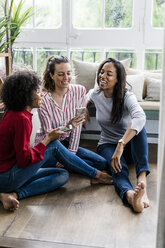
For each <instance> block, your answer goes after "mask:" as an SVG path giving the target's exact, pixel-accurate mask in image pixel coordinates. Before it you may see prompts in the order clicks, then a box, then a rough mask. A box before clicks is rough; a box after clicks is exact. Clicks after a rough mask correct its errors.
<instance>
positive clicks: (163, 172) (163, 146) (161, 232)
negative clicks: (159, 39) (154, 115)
mask: <svg viewBox="0 0 165 248" xmlns="http://www.w3.org/2000/svg"><path fill="white" fill-rule="evenodd" d="M162 68H163V70H162V71H163V79H162V87H161V94H160V102H161V106H160V115H159V120H160V123H159V143H158V189H157V192H158V221H157V239H156V247H157V248H165V31H164V53H163V67H162Z"/></svg>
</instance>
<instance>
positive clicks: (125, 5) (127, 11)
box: [105, 0, 133, 28]
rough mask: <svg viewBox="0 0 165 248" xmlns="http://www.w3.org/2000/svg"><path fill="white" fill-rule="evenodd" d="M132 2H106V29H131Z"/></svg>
mask: <svg viewBox="0 0 165 248" xmlns="http://www.w3.org/2000/svg"><path fill="white" fill-rule="evenodd" d="M132 9H133V1H132V0H115V1H114V0H105V27H106V28H129V27H131V26H132Z"/></svg>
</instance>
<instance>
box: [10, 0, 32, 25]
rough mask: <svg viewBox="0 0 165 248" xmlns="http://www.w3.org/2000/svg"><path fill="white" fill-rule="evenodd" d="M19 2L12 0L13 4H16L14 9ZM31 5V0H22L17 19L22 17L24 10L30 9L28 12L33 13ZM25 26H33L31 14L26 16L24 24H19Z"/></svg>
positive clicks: (18, 0)
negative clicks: (28, 16)
mask: <svg viewBox="0 0 165 248" xmlns="http://www.w3.org/2000/svg"><path fill="white" fill-rule="evenodd" d="M19 3H20V0H14V5H15V6H16V9H18V5H19ZM32 6H33V0H25V1H24V2H23V5H22V7H21V12H20V16H19V19H20V18H21V17H22V15H23V14H24V13H25V11H27V10H28V9H31V11H30V13H31V14H32V13H34V9H33V8H32ZM22 26H23V27H26V28H32V27H33V16H31V17H30V18H28V19H27V20H26V22H25V24H24V25H21V27H22Z"/></svg>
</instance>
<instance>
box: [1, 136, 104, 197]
mask: <svg viewBox="0 0 165 248" xmlns="http://www.w3.org/2000/svg"><path fill="white" fill-rule="evenodd" d="M98 156H99V155H98ZM96 157H97V156H96ZM99 157H100V156H99ZM57 161H59V162H60V163H62V164H63V165H64V166H65V168H68V169H69V170H71V171H74V172H78V173H81V174H84V175H86V176H88V177H90V178H93V177H95V176H96V174H97V169H96V168H93V167H91V166H90V165H88V164H87V163H86V162H85V161H83V160H82V159H81V158H79V157H78V156H77V155H75V154H73V153H71V152H70V151H69V150H68V149H67V148H66V147H65V146H63V145H62V144H61V142H60V141H59V140H55V141H53V142H51V143H50V144H49V145H48V146H47V149H46V151H45V153H44V159H43V160H42V161H41V162H39V163H36V164H32V165H30V166H27V167H26V168H20V167H18V165H14V166H13V167H12V168H11V169H10V170H9V171H7V172H4V173H0V192H2V193H9V192H16V193H17V194H18V199H19V200H21V199H23V198H26V197H29V196H34V195H39V194H44V193H47V192H50V191H53V190H55V189H57V188H59V187H61V186H62V185H64V184H65V183H66V182H67V181H68V178H69V174H68V172H67V171H66V170H65V169H61V168H55V165H56V162H57ZM102 161H103V162H104V164H105V165H106V160H105V159H104V158H103V160H102ZM96 166H97V165H96Z"/></svg>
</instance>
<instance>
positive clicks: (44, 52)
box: [37, 48, 66, 75]
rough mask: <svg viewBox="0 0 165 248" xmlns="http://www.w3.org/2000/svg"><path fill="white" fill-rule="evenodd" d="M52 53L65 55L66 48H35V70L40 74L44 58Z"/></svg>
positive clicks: (44, 63) (44, 61)
mask: <svg viewBox="0 0 165 248" xmlns="http://www.w3.org/2000/svg"><path fill="white" fill-rule="evenodd" d="M52 55H64V56H66V50H63V49H57V48H38V49H37V72H38V73H39V74H40V75H42V74H43V72H44V69H45V66H46V60H47V59H48V58H49V57H50V56H52Z"/></svg>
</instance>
